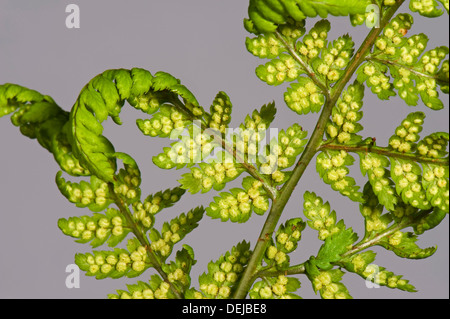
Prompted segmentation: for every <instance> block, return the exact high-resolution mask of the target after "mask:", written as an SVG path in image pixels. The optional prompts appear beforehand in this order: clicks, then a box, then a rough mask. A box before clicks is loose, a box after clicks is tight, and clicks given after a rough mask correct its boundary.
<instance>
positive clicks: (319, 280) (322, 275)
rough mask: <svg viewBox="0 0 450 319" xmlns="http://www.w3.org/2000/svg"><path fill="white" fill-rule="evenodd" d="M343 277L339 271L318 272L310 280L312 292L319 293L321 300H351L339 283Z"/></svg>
mask: <svg viewBox="0 0 450 319" xmlns="http://www.w3.org/2000/svg"><path fill="white" fill-rule="evenodd" d="M343 275H344V272H343V271H341V270H339V269H332V270H327V271H320V272H319V274H317V275H316V276H313V278H312V284H313V288H314V291H319V292H320V296H321V297H322V298H323V299H351V298H352V297H351V296H350V294H349V292H348V290H347V288H346V287H345V286H344V285H343V284H342V283H340V282H339V281H340V280H341V278H342V276H343Z"/></svg>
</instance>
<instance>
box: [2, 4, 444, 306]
mask: <svg viewBox="0 0 450 319" xmlns="http://www.w3.org/2000/svg"><path fill="white" fill-rule="evenodd" d="M70 3H76V4H78V5H79V7H80V10H81V28H80V29H67V28H66V26H65V19H66V16H67V13H65V8H66V5H68V4H70ZM247 6H248V1H243V0H229V1H219V0H203V1H200V0H190V1H183V0H178V1H167V0H165V1H162V0H161V1H144V0H134V1H117V0H115V1H112V0H109V1H106V0H97V1H56V0H40V1H31V0H2V1H0V83H5V82H12V83H18V84H21V85H23V86H26V87H29V88H32V89H35V90H37V91H39V92H42V93H43V94H48V95H50V96H52V97H53V98H54V99H55V101H56V102H57V103H59V105H61V106H62V107H63V108H64V109H66V110H70V108H71V106H72V105H73V103H74V101H75V99H76V98H77V95H78V93H79V91H80V89H81V88H82V87H83V86H84V85H85V84H86V83H87V82H88V81H89V80H90V79H91V78H92V77H94V76H95V75H97V74H98V73H101V72H102V71H104V70H106V69H111V68H131V67H142V68H146V69H148V70H150V71H151V72H156V71H160V70H162V71H166V72H169V73H171V74H173V75H174V76H176V77H178V78H179V79H181V81H182V83H183V84H185V85H186V86H187V87H188V88H189V89H190V90H191V91H192V92H193V93H194V94H195V95H196V97H197V99H198V100H199V102H200V104H201V105H204V106H205V107H207V108H208V109H209V105H210V103H211V102H212V100H213V98H214V96H215V94H216V93H217V92H218V91H219V90H224V91H226V92H227V93H228V94H229V96H230V98H231V101H232V102H233V107H234V111H233V118H234V120H233V121H232V123H231V126H232V127H235V126H237V125H238V124H239V123H240V122H241V120H242V119H243V117H244V116H245V114H247V113H250V112H251V111H252V110H253V109H255V108H259V107H260V106H261V105H263V104H265V103H268V102H271V101H272V100H274V101H275V102H276V104H277V105H278V116H277V118H276V120H275V121H274V123H273V127H278V128H280V129H281V128H286V127H288V126H289V125H291V124H292V123H294V122H295V121H297V122H298V123H299V124H301V125H302V126H303V127H304V128H305V129H306V130H308V131H309V132H312V124H313V123H314V122H315V120H316V118H317V116H318V114H312V115H306V116H301V117H299V116H297V115H295V114H294V113H293V112H291V111H290V110H289V109H288V108H287V107H286V106H285V104H284V102H283V92H284V90H285V86H282V87H269V86H267V85H266V84H265V83H263V82H261V81H260V80H259V79H258V78H257V77H256V76H255V75H254V69H255V67H256V66H257V65H259V64H260V63H262V61H261V60H259V59H258V58H256V57H253V56H252V55H251V54H249V53H248V52H247V51H246V49H245V45H244V40H245V37H246V36H248V33H247V32H246V31H245V30H244V28H243V26H242V19H243V18H244V17H247ZM400 11H403V12H404V11H408V8H407V5H403V8H402V10H400ZM414 17H415V19H416V20H417V22H416V24H415V25H414V27H413V29H412V30H411V31H410V33H409V34H416V33H420V32H424V33H427V34H429V35H431V37H432V39H431V40H430V42H429V47H428V48H432V47H435V46H438V45H443V44H445V45H448V16H444V17H441V18H439V19H433V20H430V19H426V18H422V17H420V16H418V15H417V14H414ZM331 22H332V31H331V33H330V36H329V39H334V38H336V37H338V36H340V35H342V34H344V33H347V32H350V34H351V35H353V39H354V41H355V42H356V45H359V44H360V43H361V41H362V39H363V38H364V36H365V34H366V33H367V32H368V29H367V28H366V27H365V26H361V27H358V28H349V27H348V25H349V23H348V19H347V18H331ZM312 23H313V22H311V21H309V22H308V25H307V27H308V28H310V27H311V25H312ZM444 100H445V109H444V110H443V111H441V112H433V111H430V110H428V109H427V108H426V107H424V106H423V105H419V106H418V107H416V108H411V107H408V106H407V105H405V103H404V102H403V101H401V100H399V99H398V98H392V99H391V100H390V102H385V103H381V102H380V101H379V100H377V98H376V97H374V96H373V95H372V94H371V93H370V92H369V90H366V99H365V105H364V108H363V110H364V118H363V120H362V123H363V125H364V128H365V130H364V131H363V132H362V134H363V135H364V136H366V137H367V136H376V138H377V143H378V145H387V140H388V138H389V136H390V135H392V134H393V132H394V129H395V127H396V126H397V125H399V123H400V121H401V120H402V119H403V118H404V117H405V116H406V115H407V114H408V113H409V112H411V111H415V110H420V111H424V112H426V114H427V118H426V122H425V128H424V131H423V132H422V134H421V136H425V135H426V134H428V133H431V132H433V131H435V130H444V129H445V128H446V127H448V117H447V116H448V110H449V108H448V96H444ZM140 114H141V113H138V112H135V111H134V110H133V109H132V108H130V107H124V109H123V111H122V114H121V117H122V119H123V122H124V125H123V126H122V127H118V126H116V125H115V124H111V121H108V123H107V124H106V129H105V135H106V136H107V137H108V138H110V140H111V141H112V142H113V143H114V145H115V146H116V149H117V150H118V151H122V152H126V153H129V154H131V155H132V156H134V157H135V159H136V160H137V161H138V164H139V165H140V168H141V170H142V172H143V185H142V190H143V194H149V193H153V192H157V191H159V190H161V189H166V188H168V187H174V186H176V185H177V182H176V180H177V179H178V178H179V176H180V175H181V173H182V172H181V171H175V170H170V171H163V170H160V169H158V168H157V167H155V166H153V164H152V163H151V157H152V156H153V155H155V154H158V153H159V152H161V149H162V146H163V145H167V143H168V141H167V140H164V139H158V138H152V139H150V138H148V137H144V136H143V135H142V134H141V133H140V132H139V131H138V129H137V128H136V126H135V119H136V118H137V116H140ZM0 121H1V124H0V297H1V298H104V297H105V296H106V295H107V294H108V293H112V292H115V289H123V288H125V284H126V283H135V282H136V281H137V279H117V280H112V279H105V280H96V279H95V278H92V277H86V276H84V275H83V273H81V278H80V288H78V289H75V288H74V289H68V288H66V286H65V279H66V276H67V275H68V273H66V272H65V269H66V266H67V265H68V264H71V263H73V260H74V255H75V253H76V252H88V251H90V246H88V245H81V244H77V243H75V242H74V240H73V239H72V238H70V237H67V236H64V235H63V234H62V232H61V231H60V230H59V229H58V228H57V220H58V218H61V217H65V218H68V217H70V216H79V215H85V214H89V213H90V212H89V211H88V210H87V209H79V208H76V207H75V206H73V205H72V204H70V203H69V202H68V201H67V200H66V199H65V198H64V197H63V196H62V195H61V194H60V193H59V191H58V189H57V187H56V185H55V182H54V176H55V174H56V172H57V171H58V167H57V165H56V163H55V162H54V161H53V159H52V157H51V154H50V153H48V152H47V151H46V150H44V149H42V148H41V147H40V146H39V145H38V143H37V142H36V141H35V140H30V139H28V138H25V137H23V136H22V135H21V134H20V133H19V131H18V129H17V128H16V127H14V126H12V125H11V123H10V121H9V118H2V119H1V120H0ZM445 130H446V129H445ZM355 159H356V160H357V161H358V160H359V159H358V158H357V157H355ZM356 163H358V162H356ZM353 171H354V172H356V174H355V175H354V176H358V175H360V173H358V165H355V166H354V170H353ZM357 181H358V182H359V185H363V180H362V179H361V178H358V179H357ZM238 185H239V182H235V183H230V185H229V186H230V187H232V186H238ZM305 190H309V191H315V192H316V193H317V194H318V195H320V196H321V197H323V198H324V199H325V200H327V201H329V202H330V203H331V207H332V208H333V209H335V210H336V211H337V215H338V218H339V219H340V218H344V219H345V221H346V224H347V226H348V227H350V226H351V227H353V228H354V229H355V230H356V231H357V232H359V234H360V235H361V236H362V235H363V233H362V226H363V225H362V218H361V215H360V213H359V210H358V205H357V204H356V203H352V202H351V201H349V200H347V199H346V198H344V197H342V196H341V195H339V194H337V193H336V192H333V191H332V190H331V188H330V187H329V186H328V185H326V184H324V183H323V182H322V181H320V180H319V178H318V176H317V173H316V172H315V164H314V161H313V162H312V165H311V166H310V167H309V168H308V170H307V171H306V173H305V175H304V177H303V179H302V180H301V182H300V184H299V185H298V186H297V188H296V190H295V192H294V193H293V195H292V198H291V200H290V202H289V204H288V206H287V207H286V211H285V215H283V217H282V220H283V221H284V220H286V219H287V218H292V217H296V216H302V194H303V192H304V191H305ZM213 196H214V192H210V193H207V194H204V195H200V194H196V195H191V194H186V195H185V196H184V198H183V199H182V201H181V202H180V203H179V204H178V205H176V206H175V207H173V208H171V209H166V210H165V211H163V212H161V213H160V214H159V215H158V216H157V225H159V226H160V225H161V224H162V222H163V221H165V220H169V219H171V218H173V217H174V216H176V215H177V214H179V213H180V212H182V211H187V210H189V209H190V208H193V207H195V206H197V205H200V204H203V205H208V203H209V202H210V201H211V199H212V197H213ZM264 219H265V217H262V216H258V215H253V216H252V218H251V220H250V221H249V222H247V223H245V224H232V223H221V222H220V221H218V220H212V219H210V218H209V217H207V216H205V218H204V220H203V222H202V223H201V224H200V226H199V227H198V228H197V230H196V231H194V232H193V233H191V234H190V235H189V236H188V237H186V239H185V240H184V241H183V243H187V244H189V245H191V246H192V247H193V248H194V250H195V253H196V258H197V260H198V263H197V265H195V266H194V269H193V272H192V275H193V276H192V278H193V283H194V285H195V286H198V281H197V278H198V275H200V274H201V273H203V272H204V271H205V270H206V267H207V263H208V262H209V261H210V260H215V259H217V258H218V257H219V256H220V254H222V253H223V252H225V251H227V250H228V249H230V248H231V247H232V246H233V245H235V244H237V243H238V242H239V241H241V240H242V239H246V240H247V241H251V243H252V245H254V243H255V240H256V238H257V236H258V234H259V231H260V229H261V226H262V224H263V222H264ZM316 234H317V233H316V232H315V231H313V230H311V229H307V230H305V232H304V234H303V239H302V241H301V243H300V245H299V248H298V249H297V251H296V252H295V253H293V254H292V257H291V259H292V263H296V262H302V261H304V260H305V259H307V258H309V256H310V255H312V254H315V253H316V252H317V249H318V247H319V246H320V242H319V241H318V240H317V238H316V236H317V235H316ZM448 242H449V238H448V218H446V220H445V221H444V222H443V223H442V224H441V225H440V226H439V227H437V228H436V229H435V230H434V231H430V232H428V233H425V234H424V235H422V236H421V237H420V240H419V245H420V246H421V247H428V246H432V245H436V244H439V249H438V251H437V252H436V253H435V255H434V256H432V257H430V258H428V259H426V260H417V261H409V260H403V259H400V258H399V257H397V256H395V255H394V254H393V253H391V252H387V251H385V250H383V249H378V248H375V249H374V250H375V251H376V252H377V253H378V258H377V260H376V262H377V264H378V265H380V266H384V267H386V268H387V269H388V270H390V271H393V272H394V273H396V274H402V275H404V278H406V279H409V280H410V281H411V283H412V284H413V285H415V287H416V288H417V289H418V290H419V292H418V293H415V294H410V293H407V292H402V291H399V290H393V289H389V288H386V287H381V288H379V289H368V288H366V286H365V282H364V280H362V279H361V278H359V277H357V276H355V275H353V274H347V275H345V276H344V279H343V282H344V283H345V284H346V285H347V287H348V288H349V290H350V292H351V294H352V295H353V296H354V297H356V298H448V297H449V286H448V265H449V255H448ZM180 247H181V244H178V245H177V246H176V247H175V248H176V249H179V248H180ZM106 249H107V248H106ZM150 272H152V270H149V271H147V272H146V273H145V274H144V275H143V276H142V277H141V278H139V279H140V280H144V281H145V280H146V278H148V277H147V276H148V275H149V274H150ZM300 280H301V281H302V288H301V289H300V290H299V294H300V295H301V296H302V297H304V298H317V297H318V296H316V295H315V294H314V293H313V291H312V289H311V285H310V283H309V281H308V280H306V278H305V277H304V276H300Z"/></svg>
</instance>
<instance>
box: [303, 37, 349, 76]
mask: <svg viewBox="0 0 450 319" xmlns="http://www.w3.org/2000/svg"><path fill="white" fill-rule="evenodd" d="M353 45H354V43H353V41H352V38H351V37H350V36H348V35H344V36H342V37H340V38H338V39H337V40H334V41H333V43H332V44H330V45H329V46H328V48H324V49H323V51H322V54H321V59H318V60H315V61H314V62H313V63H312V65H313V67H314V69H315V71H316V74H319V75H320V76H321V77H322V78H323V79H324V80H325V81H327V82H329V83H334V82H336V81H337V80H339V78H340V77H341V75H342V72H343V71H342V70H343V69H344V68H345V67H346V66H347V64H348V62H349V61H350V59H351V57H352V55H353Z"/></svg>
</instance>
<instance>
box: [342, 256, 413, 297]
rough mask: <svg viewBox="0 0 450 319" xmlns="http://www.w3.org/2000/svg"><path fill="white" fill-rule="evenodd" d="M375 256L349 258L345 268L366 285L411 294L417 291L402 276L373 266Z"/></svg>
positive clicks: (345, 262)
mask: <svg viewBox="0 0 450 319" xmlns="http://www.w3.org/2000/svg"><path fill="white" fill-rule="evenodd" d="M375 256H376V255H375V253H374V252H373V251H365V252H363V253H360V254H355V255H352V256H351V257H349V258H347V259H346V260H345V261H344V263H343V266H344V267H345V268H346V269H347V270H348V271H351V272H354V273H357V274H358V275H360V276H361V277H363V278H364V279H366V281H367V283H366V285H369V284H371V283H372V284H373V285H380V286H386V287H389V288H397V289H400V290H405V291H409V292H415V291H416V289H415V288H414V286H413V285H411V284H410V283H409V281H408V280H406V279H402V276H400V275H395V274H394V273H393V272H390V271H387V270H386V269H385V268H384V267H381V266H378V265H376V264H373V261H374V260H375ZM372 287H373V286H372Z"/></svg>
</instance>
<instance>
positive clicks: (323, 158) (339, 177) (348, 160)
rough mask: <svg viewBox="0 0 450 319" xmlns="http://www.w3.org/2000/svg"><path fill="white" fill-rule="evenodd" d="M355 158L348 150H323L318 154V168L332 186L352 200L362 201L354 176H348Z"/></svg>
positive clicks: (324, 179)
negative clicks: (349, 167)
mask: <svg viewBox="0 0 450 319" xmlns="http://www.w3.org/2000/svg"><path fill="white" fill-rule="evenodd" d="M354 160H355V159H354V158H353V157H352V156H351V155H350V154H348V153H347V152H346V151H344V150H341V151H331V150H328V151H323V152H321V153H320V154H319V155H318V156H317V160H316V169H317V172H318V173H319V175H320V177H321V178H322V179H323V181H324V182H325V183H327V184H329V185H331V188H332V189H334V190H336V191H338V192H340V193H341V194H342V195H344V196H347V197H349V198H351V199H352V200H356V201H360V202H361V201H362V198H361V196H362V195H361V193H360V192H359V191H358V189H359V186H355V180H354V179H353V177H350V176H347V174H348V173H349V169H348V168H347V167H346V166H350V165H352V164H353V162H354Z"/></svg>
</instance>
